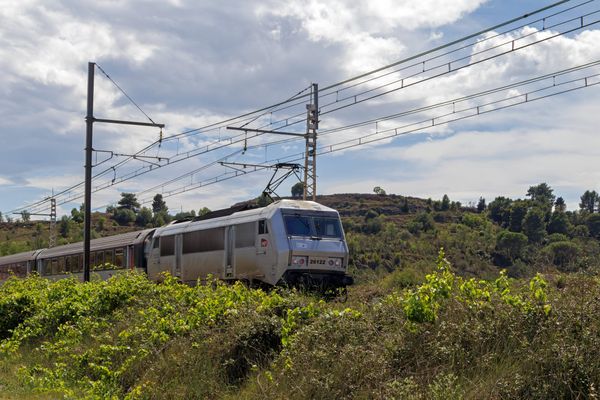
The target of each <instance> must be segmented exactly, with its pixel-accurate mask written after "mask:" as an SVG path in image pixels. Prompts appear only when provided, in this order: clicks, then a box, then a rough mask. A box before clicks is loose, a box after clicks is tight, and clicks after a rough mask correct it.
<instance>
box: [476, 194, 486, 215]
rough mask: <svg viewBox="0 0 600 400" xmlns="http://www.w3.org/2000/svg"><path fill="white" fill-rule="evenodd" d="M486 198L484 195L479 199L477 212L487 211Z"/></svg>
mask: <svg viewBox="0 0 600 400" xmlns="http://www.w3.org/2000/svg"><path fill="white" fill-rule="evenodd" d="M485 207H486V206H485V199H484V198H483V197H480V198H479V201H478V202H477V212H478V213H482V212H484V211H485Z"/></svg>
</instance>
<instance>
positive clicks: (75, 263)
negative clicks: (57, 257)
mask: <svg viewBox="0 0 600 400" xmlns="http://www.w3.org/2000/svg"><path fill="white" fill-rule="evenodd" d="M79 260H80V256H79V255H78V254H76V255H74V256H71V272H80V271H81V264H80V262H79Z"/></svg>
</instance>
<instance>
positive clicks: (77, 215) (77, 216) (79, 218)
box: [71, 204, 85, 223]
mask: <svg viewBox="0 0 600 400" xmlns="http://www.w3.org/2000/svg"><path fill="white" fill-rule="evenodd" d="M83 207H84V206H83V204H82V205H81V208H80V209H79V210H77V209H76V208H73V209H72V210H71V219H72V220H73V221H75V222H77V223H82V222H83V219H84V216H85V213H84V212H83Z"/></svg>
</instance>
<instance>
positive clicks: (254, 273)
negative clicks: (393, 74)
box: [0, 199, 353, 289]
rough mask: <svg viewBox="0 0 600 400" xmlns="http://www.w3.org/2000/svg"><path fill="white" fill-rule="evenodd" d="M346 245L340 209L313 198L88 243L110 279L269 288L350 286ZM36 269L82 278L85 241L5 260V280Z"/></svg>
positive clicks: (93, 262)
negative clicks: (130, 276) (139, 277)
mask: <svg viewBox="0 0 600 400" xmlns="http://www.w3.org/2000/svg"><path fill="white" fill-rule="evenodd" d="M348 258H349V253H348V245H347V243H346V238H345V235H344V230H343V227H342V224H341V221H340V216H339V213H338V212H337V211H336V210H334V209H332V208H329V207H326V206H324V205H321V204H319V203H316V202H313V201H301V200H290V199H284V200H279V201H276V202H273V203H271V204H269V205H268V206H266V207H254V206H250V205H239V206H234V207H231V208H228V209H224V210H218V211H214V212H210V213H208V214H206V215H203V216H199V217H194V218H188V219H183V220H177V221H173V222H171V223H169V224H168V225H165V226H162V227H159V228H152V229H145V230H141V231H136V232H129V233H124V234H119V235H114V236H109V237H104V238H100V239H94V240H92V241H91V251H90V270H91V274H92V276H95V277H96V279H108V278H109V277H110V276H112V275H114V274H116V273H119V271H123V270H138V271H143V272H145V273H146V274H147V276H148V278H149V279H151V280H154V281H160V280H161V279H163V278H164V273H165V272H168V273H169V274H171V275H172V276H174V277H176V278H177V279H178V280H179V281H180V282H182V283H185V284H190V285H195V284H196V283H197V282H199V281H202V280H206V279H207V277H209V276H213V277H216V278H220V279H223V280H226V281H228V280H241V281H246V282H249V283H251V284H260V285H262V284H264V285H268V286H275V285H291V286H299V285H301V286H310V287H318V288H322V289H338V288H346V287H347V286H348V285H351V284H352V283H353V278H352V277H351V276H350V275H349V274H348ZM31 273H37V274H38V275H40V276H42V277H45V278H49V279H52V280H56V279H61V278H65V277H76V278H78V279H80V280H82V279H83V243H81V242H79V243H73V244H67V245H63V246H57V247H52V248H47V249H41V250H35V251H29V252H25V253H20V254H13V255H10V256H5V257H0V280H4V279H6V278H8V277H9V276H13V275H14V276H27V275H28V274H31Z"/></svg>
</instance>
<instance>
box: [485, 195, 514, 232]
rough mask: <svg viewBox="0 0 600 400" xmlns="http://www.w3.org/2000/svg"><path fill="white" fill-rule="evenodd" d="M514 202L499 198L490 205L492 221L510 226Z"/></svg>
mask: <svg viewBox="0 0 600 400" xmlns="http://www.w3.org/2000/svg"><path fill="white" fill-rule="evenodd" d="M511 203H512V200H511V199H509V198H506V197H502V196H498V197H496V198H495V199H494V201H492V202H491V203H490V204H489V205H488V211H489V213H490V214H489V215H490V218H491V220H492V221H494V222H496V223H497V224H499V225H501V226H504V227H506V226H508V223H509V221H510V205H511Z"/></svg>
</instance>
